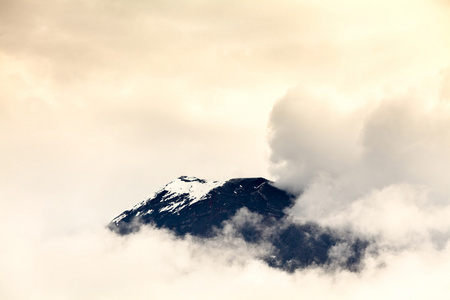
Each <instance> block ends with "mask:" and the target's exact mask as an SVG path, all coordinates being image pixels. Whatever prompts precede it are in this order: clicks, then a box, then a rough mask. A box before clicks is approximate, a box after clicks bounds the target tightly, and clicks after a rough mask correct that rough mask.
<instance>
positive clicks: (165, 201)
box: [108, 176, 368, 272]
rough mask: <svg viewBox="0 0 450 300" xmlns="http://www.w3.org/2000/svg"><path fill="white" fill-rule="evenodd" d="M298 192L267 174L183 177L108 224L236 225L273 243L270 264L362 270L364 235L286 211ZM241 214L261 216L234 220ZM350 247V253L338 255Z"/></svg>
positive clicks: (212, 231)
mask: <svg viewBox="0 0 450 300" xmlns="http://www.w3.org/2000/svg"><path fill="white" fill-rule="evenodd" d="M294 200H295V196H293V195H291V194H289V193H287V192H286V191H283V190H281V189H279V188H277V187H275V186H274V185H273V183H272V182H270V181H268V180H267V179H264V178H235V179H230V180H228V181H226V182H218V181H207V180H204V179H199V178H195V177H187V176H181V177H179V178H178V179H176V180H174V181H172V182H170V183H168V184H167V185H166V186H165V187H164V188H162V189H161V190H159V191H158V192H156V193H155V194H154V195H153V197H150V198H149V199H148V200H145V201H142V202H140V203H138V204H137V205H135V206H134V207H133V208H132V209H130V210H127V211H125V212H123V213H122V214H120V215H119V216H117V217H116V218H114V219H113V220H112V221H111V223H110V224H109V225H108V227H109V228H110V229H111V230H113V231H115V232H117V233H118V234H120V235H127V234H132V233H135V232H137V231H139V229H140V227H141V226H145V225H153V226H156V227H157V228H167V229H169V230H171V231H173V232H174V233H175V234H176V235H178V236H184V235H186V234H190V235H193V236H197V237H199V238H211V237H214V236H216V235H218V234H220V231H221V230H222V229H223V227H224V226H225V224H227V223H228V224H230V223H232V224H233V227H234V232H235V235H236V237H237V238H242V239H244V240H245V241H246V242H248V243H254V244H260V243H263V242H264V243H270V244H271V245H272V246H273V247H272V248H273V249H274V250H273V252H272V253H270V254H269V255H267V256H265V257H262V259H263V260H264V261H266V262H267V263H268V264H269V265H270V266H272V267H277V268H281V269H283V270H286V271H289V272H292V271H295V270H296V269H298V268H304V267H308V266H334V267H335V266H338V267H343V268H347V269H350V270H353V271H356V270H358V268H359V266H360V262H361V258H362V256H363V254H364V251H365V249H366V247H367V245H368V242H367V241H363V240H361V239H354V238H350V237H349V236H347V237H343V236H342V234H338V233H337V232H333V231H332V230H330V229H328V228H322V227H320V226H319V225H317V224H313V223H307V224H297V223H294V222H292V221H290V220H289V218H288V217H287V215H286V210H287V209H289V208H290V207H292V205H293V204H294ZM238 213H241V214H246V215H250V216H256V218H248V219H247V220H244V222H240V223H239V224H238V223H233V217H235V216H236V215H237V214H238ZM338 248H339V249H342V248H345V249H346V251H342V253H344V252H345V257H335V256H336V255H335V254H334V253H336V251H335V250H336V249H338Z"/></svg>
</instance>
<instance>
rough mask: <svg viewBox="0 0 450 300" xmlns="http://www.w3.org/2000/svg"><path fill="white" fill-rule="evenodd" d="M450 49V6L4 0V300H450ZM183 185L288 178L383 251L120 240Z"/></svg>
mask: <svg viewBox="0 0 450 300" xmlns="http://www.w3.org/2000/svg"><path fill="white" fill-rule="evenodd" d="M449 50H450V3H449V2H448V1H445V0H426V1H425V0H409V1H404V0H392V1H372V0H368V1H364V2H361V1H355V0H334V1H331V0H319V1H312V0H298V1H295V0H281V1H272V0H270V1H269V0H261V1H258V2H246V3H245V2H242V1H232V0H225V1H214V0H210V1H197V0H190V1H187V0H186V1H176V2H175V1H138V0H134V1H118V0H93V1H92V0H91V1H84V0H76V1H64V0H58V1H57V0H45V1H39V2H36V1H31V0H15V1H10V0H0V66H1V67H0V165H1V168H0V198H1V199H2V200H1V201H0V228H1V229H0V238H1V239H2V243H1V245H0V253H2V255H1V256H0V298H2V299H80V298H84V299H123V298H124V297H126V296H130V293H132V295H133V296H135V298H136V299H148V297H149V295H150V296H154V297H156V296H157V297H158V298H159V299H177V298H180V297H181V296H183V297H184V298H187V299H211V298H215V299H230V298H234V299H256V298H258V299H273V298H275V297H277V298H286V299H291V298H292V299H299V298H301V297H305V298H306V297H308V298H318V299H361V298H364V299H372V298H373V299H375V298H376V299H379V298H380V297H381V298H384V299H398V298H406V297H408V298H409V299H423V298H424V297H425V296H426V297H427V298H437V299H439V298H444V297H445V296H446V295H448V294H450V285H449V284H448V283H447V280H446V275H447V274H448V273H449V271H450V259H449V257H450V250H449V249H450V248H449V247H450V245H448V238H449V237H450V230H449V228H450V227H449V226H450V224H449V223H450V222H449V221H448V220H450V200H449V199H450V189H449V187H450V182H449V181H450V179H449V178H450V177H448V176H446V173H447V170H449V169H450V168H449V167H450V126H449V125H450V67H449V65H450V51H449ZM181 175H189V176H197V177H200V178H207V179H212V180H226V179H229V178H233V177H251V176H263V177H266V178H269V179H271V180H274V181H275V182H276V184H277V185H278V186H280V187H282V188H285V189H287V190H290V191H293V192H296V193H300V192H302V194H301V196H300V197H299V199H298V200H297V202H296V205H295V206H294V207H293V208H292V210H291V211H289V214H290V216H291V217H292V219H293V220H296V221H298V222H304V221H314V222H318V223H320V224H323V225H326V226H332V227H335V228H341V229H343V230H346V229H349V228H350V229H351V230H353V231H354V232H357V233H359V234H363V235H368V236H372V237H375V238H376V240H377V245H378V246H379V248H378V254H377V255H375V254H374V255H368V256H367V258H366V259H365V268H364V269H363V270H362V272H361V273H358V274H353V273H348V272H346V271H338V272H334V273H332V274H329V273H327V272H325V271H324V270H321V269H317V268H316V269H314V268H313V269H308V270H302V271H298V272H296V273H295V274H286V273H283V272H281V271H279V270H273V269H270V268H269V267H267V266H266V265H264V264H263V263H261V262H260V261H258V260H256V259H255V253H256V252H257V251H259V250H258V249H254V248H252V247H251V246H249V245H245V244H242V243H241V242H240V241H237V240H234V239H233V238H231V237H226V236H225V237H220V238H217V239H216V240H212V241H207V242H204V241H203V242H201V241H197V240H195V239H190V238H188V239H185V240H177V239H175V238H174V237H173V236H172V235H171V234H170V233H168V232H164V231H160V230H156V229H151V228H150V229H147V230H145V231H143V232H141V233H140V234H139V235H135V236H132V237H128V238H120V237H117V236H115V235H113V234H111V233H110V232H108V231H107V230H105V228H104V226H105V225H106V224H107V223H108V222H109V221H110V220H111V219H112V218H114V217H115V216H116V215H118V214H120V213H121V212H122V211H124V210H125V209H128V208H130V207H132V206H133V205H134V204H135V203H137V202H139V201H141V200H144V199H146V198H147V197H148V196H150V195H151V194H152V193H153V192H154V191H156V190H157V189H159V188H160V187H162V186H163V185H165V184H166V183H167V182H169V181H171V180H173V179H175V178H177V177H178V176H181ZM149 253H151V255H149Z"/></svg>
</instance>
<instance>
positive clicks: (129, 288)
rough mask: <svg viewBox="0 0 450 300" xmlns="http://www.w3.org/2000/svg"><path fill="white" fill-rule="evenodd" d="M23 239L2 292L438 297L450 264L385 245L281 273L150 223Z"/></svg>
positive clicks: (238, 248) (243, 248) (244, 254)
mask: <svg viewBox="0 0 450 300" xmlns="http://www.w3.org/2000/svg"><path fill="white" fill-rule="evenodd" d="M27 246H29V247H30V248H29V250H28V252H27V253H26V255H23V254H24V253H16V256H15V257H14V255H8V258H9V259H8V260H6V259H5V258H4V256H2V258H1V260H0V262H1V265H2V269H1V270H2V271H1V273H0V274H1V279H2V280H1V282H2V285H1V293H0V294H1V296H2V298H3V299H80V298H84V299H123V298H133V299H148V298H149V297H150V298H153V297H157V298H158V299H178V298H183V299H211V298H214V299H230V298H235V299H274V298H281V299H299V298H302V297H305V298H308V299H361V298H364V299H380V298H383V299H398V297H408V298H409V299H423V298H424V297H432V298H440V297H441V296H442V295H446V294H447V292H448V281H447V275H448V272H449V271H450V264H449V262H448V259H447V257H448V255H449V254H450V252H449V249H448V248H447V247H446V248H444V249H442V250H436V249H433V248H431V249H425V250H424V249H421V250H417V249H414V250H405V251H403V252H401V253H398V252H397V253H395V252H390V251H386V252H385V253H383V255H382V259H381V258H380V256H377V257H368V258H367V259H366V267H365V268H364V269H363V270H362V271H361V272H360V273H351V272H348V271H344V270H342V271H339V272H334V273H328V272H325V271H324V270H323V269H320V268H312V269H306V270H301V271H297V272H295V273H294V274H288V273H286V272H283V271H280V270H277V269H273V268H270V267H268V266H267V265H266V264H264V263H262V262H261V261H259V260H257V259H255V258H254V256H255V255H257V254H258V253H257V250H256V249H254V248H252V247H250V246H248V245H246V244H243V243H239V242H237V241H234V242H232V241H230V240H226V239H216V240H210V241H198V240H193V239H191V238H187V239H184V240H181V239H176V238H174V237H173V236H172V235H171V234H170V233H168V232H165V231H162V230H155V229H148V230H144V231H142V232H140V234H136V235H131V236H128V237H126V238H123V237H119V236H117V235H115V234H113V233H111V232H109V231H107V230H98V231H96V232H94V231H93V232H85V233H82V234H78V235H73V236H68V237H64V238H56V239H53V240H46V241H41V242H35V243H32V244H28V245H27ZM16 250H17V249H16ZM20 254H21V255H20ZM11 258H13V259H11ZM5 272H6V273H5Z"/></svg>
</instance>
